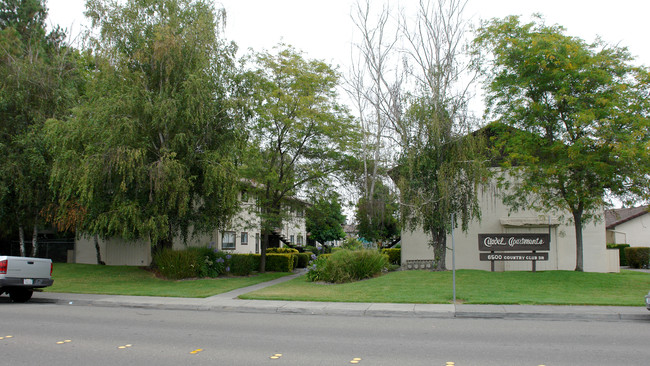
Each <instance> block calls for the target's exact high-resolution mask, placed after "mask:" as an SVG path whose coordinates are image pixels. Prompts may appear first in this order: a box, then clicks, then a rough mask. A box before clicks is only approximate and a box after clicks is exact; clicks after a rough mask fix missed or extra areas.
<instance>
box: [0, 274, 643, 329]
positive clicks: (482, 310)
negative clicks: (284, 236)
mask: <svg viewBox="0 0 650 366" xmlns="http://www.w3.org/2000/svg"><path fill="white" fill-rule="evenodd" d="M302 274H303V272H297V273H295V274H293V275H289V276H285V277H281V278H278V279H275V280H272V281H268V282H265V283H260V284H257V285H254V286H250V287H245V288H240V289H236V290H233V291H229V292H226V293H222V294H218V295H215V296H211V297H208V298H201V299H199V298H179V297H152V296H115V295H93V294H69V293H53V292H36V293H34V296H33V298H32V300H31V302H33V303H37V304H58V305H71V306H98V307H127V308H145V309H158V310H191V311H216V312H237V313H260V314H300V315H338V316H370V317H396V318H399V317H409V318H442V319H452V318H459V319H534V320H583V321H596V320H597V321H644V322H650V311H648V310H647V309H646V308H645V307H643V306H638V307H631V306H552V305H548V306H545V305H544V306H543V305H467V304H456V305H453V304H387V303H346V302H315V301H268V300H243V299H239V298H238V296H240V295H242V294H245V293H248V292H251V291H255V290H258V289H260V288H264V287H268V286H272V285H275V284H277V283H281V282H285V281H288V280H291V279H293V278H295V277H298V276H300V275H302ZM0 302H9V298H2V299H0Z"/></svg>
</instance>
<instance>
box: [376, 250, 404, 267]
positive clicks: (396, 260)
mask: <svg viewBox="0 0 650 366" xmlns="http://www.w3.org/2000/svg"><path fill="white" fill-rule="evenodd" d="M381 253H382V254H386V255H387V256H388V262H389V263H390V264H395V265H398V266H399V265H400V264H402V249H400V248H386V249H382V250H381Z"/></svg>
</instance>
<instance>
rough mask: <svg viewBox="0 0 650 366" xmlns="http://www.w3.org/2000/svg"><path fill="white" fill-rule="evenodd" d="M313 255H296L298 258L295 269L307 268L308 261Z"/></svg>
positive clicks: (309, 253)
mask: <svg viewBox="0 0 650 366" xmlns="http://www.w3.org/2000/svg"><path fill="white" fill-rule="evenodd" d="M313 254H314V253H312V252H305V253H298V254H296V256H297V257H298V265H297V266H296V268H307V266H308V265H309V261H310V260H311V256H312V255H313Z"/></svg>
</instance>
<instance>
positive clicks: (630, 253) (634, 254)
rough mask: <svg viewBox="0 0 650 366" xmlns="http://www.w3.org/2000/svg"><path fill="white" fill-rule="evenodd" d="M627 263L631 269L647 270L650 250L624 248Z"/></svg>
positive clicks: (646, 248) (649, 262) (649, 263)
mask: <svg viewBox="0 0 650 366" xmlns="http://www.w3.org/2000/svg"><path fill="white" fill-rule="evenodd" d="M624 250H625V257H626V258H627V263H628V265H629V266H630V267H632V268H648V265H650V248H648V247H630V248H625V249H624Z"/></svg>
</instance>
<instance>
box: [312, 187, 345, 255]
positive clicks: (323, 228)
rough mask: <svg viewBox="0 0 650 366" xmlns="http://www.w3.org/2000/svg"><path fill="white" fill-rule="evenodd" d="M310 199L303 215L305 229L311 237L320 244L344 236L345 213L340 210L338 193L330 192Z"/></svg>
mask: <svg viewBox="0 0 650 366" xmlns="http://www.w3.org/2000/svg"><path fill="white" fill-rule="evenodd" d="M312 201H313V202H312V205H311V206H309V207H308V208H307V211H306V215H305V223H306V229H307V232H308V233H309V234H310V235H311V238H312V239H314V240H315V241H317V242H319V243H321V244H325V243H326V242H328V241H334V240H341V239H343V238H345V231H343V225H344V224H345V215H343V213H342V211H341V203H340V197H339V195H338V194H337V193H336V192H330V193H329V194H327V195H324V196H321V197H318V198H314V199H312Z"/></svg>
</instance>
